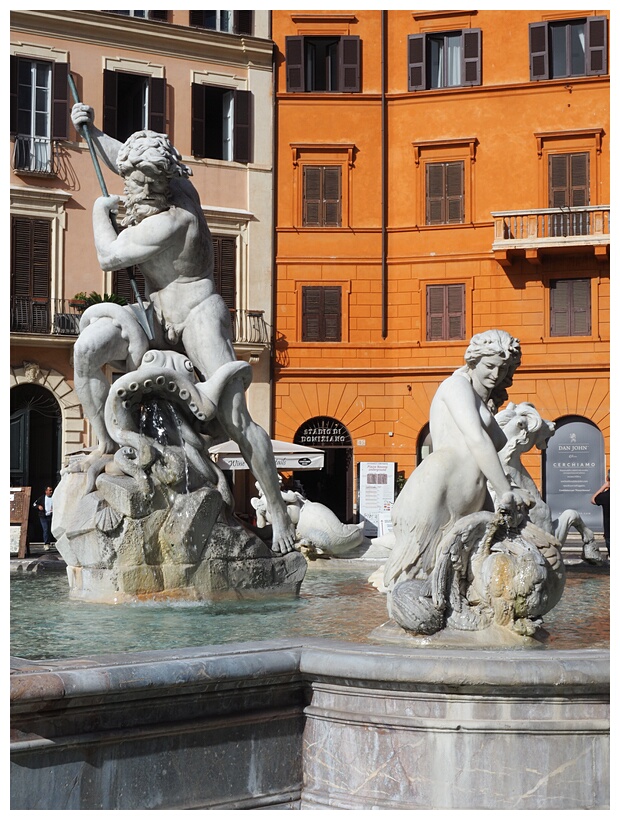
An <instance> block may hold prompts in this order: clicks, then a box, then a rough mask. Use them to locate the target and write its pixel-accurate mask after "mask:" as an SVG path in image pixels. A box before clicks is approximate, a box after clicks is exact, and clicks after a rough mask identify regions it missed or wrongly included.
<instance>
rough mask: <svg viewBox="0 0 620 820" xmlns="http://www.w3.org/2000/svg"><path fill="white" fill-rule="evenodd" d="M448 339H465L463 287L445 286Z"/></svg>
mask: <svg viewBox="0 0 620 820" xmlns="http://www.w3.org/2000/svg"><path fill="white" fill-rule="evenodd" d="M446 291H447V293H446V313H447V320H448V321H447V325H448V334H447V338H448V339H464V338H465V285H447V286H446Z"/></svg>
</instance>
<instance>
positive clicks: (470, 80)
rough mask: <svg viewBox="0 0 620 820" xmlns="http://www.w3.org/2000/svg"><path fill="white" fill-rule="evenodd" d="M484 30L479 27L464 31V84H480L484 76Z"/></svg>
mask: <svg viewBox="0 0 620 820" xmlns="http://www.w3.org/2000/svg"><path fill="white" fill-rule="evenodd" d="M481 58H482V32H481V30H480V29H479V28H470V29H465V30H464V31H463V73H462V77H463V85H480V83H481V78H482V71H481V66H482V59H481Z"/></svg>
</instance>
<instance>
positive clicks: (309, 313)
mask: <svg viewBox="0 0 620 820" xmlns="http://www.w3.org/2000/svg"><path fill="white" fill-rule="evenodd" d="M321 301H322V300H321V288H313V287H305V288H303V289H302V299H301V315H302V319H301V340H302V342H320V341H321Z"/></svg>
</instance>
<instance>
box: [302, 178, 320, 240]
mask: <svg viewBox="0 0 620 820" xmlns="http://www.w3.org/2000/svg"><path fill="white" fill-rule="evenodd" d="M321 171H322V169H321V168H320V167H319V166H315V165H306V166H304V198H303V223H302V224H303V226H304V227H319V226H320V225H321V213H322V207H321V204H322V203H321V176H322V174H321Z"/></svg>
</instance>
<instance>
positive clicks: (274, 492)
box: [54, 103, 306, 597]
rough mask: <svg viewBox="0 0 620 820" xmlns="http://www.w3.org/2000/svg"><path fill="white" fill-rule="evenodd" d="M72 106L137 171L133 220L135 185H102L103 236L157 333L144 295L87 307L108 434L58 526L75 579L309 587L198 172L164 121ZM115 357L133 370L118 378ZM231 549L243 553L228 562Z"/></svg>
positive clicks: (125, 171) (108, 156)
mask: <svg viewBox="0 0 620 820" xmlns="http://www.w3.org/2000/svg"><path fill="white" fill-rule="evenodd" d="M72 120H73V122H74V124H75V125H76V127H77V128H81V127H83V126H87V127H88V128H89V129H90V133H91V137H92V138H93V140H94V142H95V144H96V146H97V149H98V151H99V153H100V154H101V156H102V158H103V160H104V161H105V162H106V164H107V165H108V166H109V167H110V168H112V169H113V170H114V171H116V172H117V173H119V174H120V175H121V176H122V178H123V180H124V188H125V191H124V193H125V197H124V206H125V216H124V219H123V220H122V223H121V224H122V226H123V228H124V229H123V230H121V231H120V232H117V230H116V228H115V225H114V224H113V220H112V219H111V214H113V213H114V212H115V211H116V210H117V209H118V206H119V202H120V200H121V198H120V197H118V196H102V197H99V198H98V199H97V200H96V201H95V203H94V207H93V230H94V238H95V246H96V250H97V257H98V260H99V264H100V265H101V267H102V269H103V270H119V269H121V268H127V267H130V266H132V265H139V266H140V270H141V271H142V273H143V275H144V279H145V283H146V297H147V302H146V304H145V305H144V307H146V311H147V314H148V316H149V322H150V326H151V336H152V340H151V341H150V340H149V338H148V336H147V333H146V332H145V329H144V327H143V325H142V324H141V321H140V317H139V315H138V314H137V313H135V312H134V309H135V307H134V306H126V307H121V306H119V305H116V304H112V303H104V304H98V305H94V306H92V307H90V308H88V309H87V310H86V311H85V312H84V314H83V316H82V319H81V321H80V335H79V338H78V340H77V342H76V345H75V353H74V360H75V386H76V391H77V393H78V395H79V397H80V401H81V402H82V404H83V406H84V410H85V412H86V414H87V416H88V418H89V419H90V421H91V423H92V426H93V428H94V430H95V432H96V434H97V438H98V442H99V443H98V447H97V448H96V449H95V451H94V452H92V453H90V454H89V455H87V456H84V455H82V456H80V457H77V458H74V459H72V461H71V463H70V464H69V466H68V469H67V472H66V474H65V476H64V477H63V480H62V482H61V487H60V488H59V490H60V492H59V496H60V502H61V503H60V504H59V508H57V514H56V516H55V521H54V527H55V534H56V537H57V539H58V548H59V550H60V551H61V553H62V554H63V557H65V559H66V560H67V564H68V566H69V574H70V580H71V581H72V586H73V589H74V591H78V592H79V591H80V590H82V592H83V593H84V595H86V596H95V595H96V593H95V587H97V586H98V587H99V588H100V589H102V588H103V587H105V590H104V593H105V594H104V597H105V596H106V595H108V594H111V593H112V592H114V590H115V589H116V590H117V591H118V592H119V593H125V594H128V595H140V594H151V593H154V592H163V591H166V590H170V589H178V588H185V589H189V590H191V592H192V594H195V595H197V596H199V597H200V596H201V595H203V594H205V595H212V594H216V593H217V594H225V592H226V591H227V590H229V589H231V590H237V591H238V590H239V589H241V588H243V589H246V587H247V589H254V588H274V589H275V588H281V589H285V590H289V589H298V588H299V584H300V583H301V580H302V578H303V574H304V572H305V566H306V564H305V561H304V559H303V557H302V556H301V555H299V553H298V552H294V551H293V550H294V543H295V542H294V536H295V528H294V525H293V524H292V522H291V520H290V518H289V516H288V515H287V512H286V507H285V505H284V503H283V500H282V497H281V494H280V490H279V481H278V474H277V471H276V467H275V461H274V458H273V451H272V449H271V442H270V439H269V437H268V435H267V433H266V432H265V431H264V430H263V429H262V428H261V427H260V426H259V425H257V424H256V423H255V422H254V421H253V420H252V418H251V417H250V414H249V412H248V409H247V405H246V401H245V390H246V389H247V387H248V385H249V383H250V381H251V378H252V372H251V367H250V365H249V364H247V363H245V362H239V361H237V359H236V356H235V351H234V347H233V341H232V329H231V322H230V313H229V311H228V308H227V307H226V304H225V303H224V300H223V299H222V297H221V296H220V295H219V294H218V293H217V292H216V289H215V283H214V279H213V243H212V240H211V235H210V232H209V228H208V226H207V223H206V220H205V218H204V214H203V212H202V209H201V206H200V200H199V197H198V194H197V192H196V190H195V188H194V186H193V185H192V184H191V183H190V181H189V179H188V177H189V176H190V174H191V171H190V169H189V168H188V167H187V166H185V165H184V164H183V163H182V162H181V158H180V155H179V154H178V152H177V151H176V149H175V148H174V147H173V146H172V144H171V143H170V141H169V139H168V137H167V136H166V135H165V134H157V133H155V132H152V131H140V132H137V133H135V134H133V135H132V136H130V137H129V139H128V140H127V142H126V143H125V144H122V143H119V142H118V141H116V140H114V139H112V138H110V137H108V136H106V135H105V134H103V133H102V132H100V131H98V130H97V129H95V128H93V126H92V120H93V112H92V109H91V108H90V107H88V106H86V105H83V104H81V103H78V104H76V105H75V106H74V107H73V111H72ZM108 364H111V365H112V366H113V367H114V368H115V369H116V370H121V371H124V373H125V374H124V375H123V376H122V377H121V378H119V379H118V380H117V381H116V382H114V384H113V385H112V386H111V385H110V383H109V381H108V379H107V378H106V376H105V375H104V372H103V367H104V366H105V365H108ZM226 439H232V440H234V441H235V442H237V444H238V445H239V448H240V450H241V453H242V455H243V457H244V458H245V460H246V462H247V463H248V465H249V466H250V468H251V470H252V472H253V473H254V475H255V476H256V477H257V479H258V480H259V481H260V482H261V486H262V487H264V490H265V497H266V500H267V504H268V506H269V511H270V517H271V521H272V525H273V541H272V546H271V551H270V550H269V549H268V548H267V547H266V545H264V544H263V543H262V542H261V541H260V540H259V539H258V538H257V537H256V536H254V535H253V534H251V533H250V532H248V531H245V530H243V528H242V527H241V525H240V522H239V521H238V520H237V519H235V518H234V517H233V509H232V497H231V493H230V491H229V489H228V486H227V483H226V481H225V479H224V477H223V474H222V473H221V471H220V470H219V468H218V467H217V466H216V465H215V464H214V463H213V462H212V461H211V460H210V458H209V455H208V447H209V446H211V445H213V444H216V443H218V442H219V441H224V440H226ZM273 553H275V554H276V555H274V554H273ZM207 559H208V563H209V562H210V563H209V566H208V567H207V566H206V565H205V564H204V561H205V560H207ZM246 559H247V560H250V559H251V560H253V561H259V562H262V563H261V564H260V565H261V567H262V568H261V569H260V571H259V570H258V569H256V567H254V569H253V570H252V572H248V573H246V575H245V576H244V572H243V569H242V568H241V567H240V566H239V564H238V562H243V561H245V560H246ZM231 560H232V561H233V563H234V567H233V565H232V564H231V565H230V566H227V567H224V566H223V565H222V564H223V563H226V562H230V561H231ZM235 562H237V563H235ZM257 566H258V565H257ZM246 568H247V567H246ZM95 570H100V571H101V572H103V570H105V573H104V576H105V578H104V579H103V580H102V579H101V578H100V579H99V580H97V579H96V577H95V576H96V575H97V572H94V571H95ZM93 572H94V575H93ZM72 573H73V575H72ZM99 574H101V573H99ZM86 575H89V580H86ZM166 576H168V577H166ZM233 576H234V577H233ZM250 576H252V577H251V578H250ZM259 576H260V577H259Z"/></svg>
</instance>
